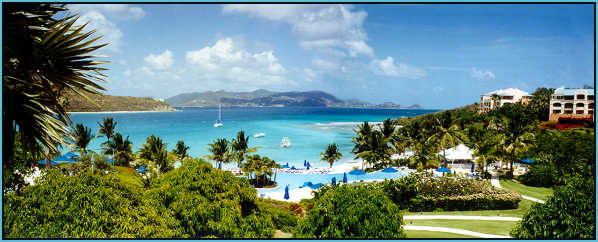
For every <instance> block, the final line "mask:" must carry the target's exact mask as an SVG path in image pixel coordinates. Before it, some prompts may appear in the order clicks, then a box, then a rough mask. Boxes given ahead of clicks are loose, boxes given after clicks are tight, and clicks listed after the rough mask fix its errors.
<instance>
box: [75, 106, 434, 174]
mask: <svg viewBox="0 0 598 242" xmlns="http://www.w3.org/2000/svg"><path fill="white" fill-rule="evenodd" d="M176 109H177V110H179V111H176V112H138V113H73V114H71V118H72V120H73V122H74V123H82V124H83V125H85V126H87V127H89V128H91V129H92V132H93V133H94V134H97V132H98V128H99V126H98V122H101V121H102V119H103V118H104V117H107V116H109V117H113V118H114V119H115V121H116V122H117V125H116V131H117V132H120V133H121V134H122V135H123V136H124V137H127V136H129V139H130V140H131V141H132V142H133V151H137V150H138V149H139V148H140V147H141V144H143V143H145V139H146V138H147V137H149V136H151V135H152V134H154V135H156V136H158V137H160V138H162V139H163V140H164V141H165V142H166V143H167V144H168V146H167V149H168V150H169V151H170V150H172V149H174V147H175V144H176V142H177V141H178V140H183V141H184V142H185V144H186V145H188V146H189V147H190V150H189V151H188V152H189V154H190V155H191V156H193V157H202V156H205V155H208V154H209V151H208V144H209V143H212V142H213V141H214V140H216V139H217V138H226V139H229V140H230V139H232V138H234V137H235V136H236V134H237V132H238V131H239V130H244V131H245V133H246V135H248V136H249V137H250V138H249V146H250V147H255V146H259V147H260V148H259V149H258V151H257V154H259V155H262V156H267V157H269V158H271V159H273V160H275V161H276V162H277V163H279V164H286V163H287V162H288V163H289V165H295V166H297V167H303V161H304V160H308V161H309V162H310V164H311V165H312V166H314V167H325V166H328V164H327V163H324V162H321V161H320V158H319V157H320V153H321V152H324V150H325V149H326V146H327V145H328V144H330V143H333V142H334V143H337V144H338V145H339V147H340V150H341V153H342V154H343V158H342V159H341V160H340V161H339V163H344V162H347V161H350V160H352V159H353V157H354V155H353V154H352V153H351V149H352V148H353V143H352V142H351V139H352V137H353V136H354V135H355V133H354V131H353V129H354V128H355V126H356V125H357V124H359V123H361V122H363V121H368V122H382V121H383V120H384V119H386V118H391V119H394V118H398V117H409V116H415V115H420V114H425V113H430V112H435V111H438V110H407V109H359V108H327V107H284V108H278V107H260V108H256V107H251V108H222V121H223V124H224V125H223V126H222V127H218V128H214V127H213V124H214V122H215V121H216V119H217V117H218V108H197V107H177V108H176ZM255 133H265V136H264V137H261V138H254V137H253V135H254V134H255ZM283 137H288V138H289V140H290V141H291V147H290V148H287V149H283V148H281V147H280V142H281V140H282V138H283ZM105 141H106V138H105V137H98V138H96V139H95V140H93V141H92V142H91V143H90V145H89V148H90V149H92V150H94V151H96V152H101V150H102V147H101V144H102V142H105Z"/></svg>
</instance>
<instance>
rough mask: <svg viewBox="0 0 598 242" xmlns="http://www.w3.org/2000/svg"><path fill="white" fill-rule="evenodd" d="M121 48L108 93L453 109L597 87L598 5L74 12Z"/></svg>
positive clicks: (84, 8) (111, 51) (114, 54)
mask: <svg viewBox="0 0 598 242" xmlns="http://www.w3.org/2000/svg"><path fill="white" fill-rule="evenodd" d="M69 7H70V9H71V11H72V13H79V14H80V16H81V17H80V19H79V21H81V22H89V25H88V26H89V28H95V29H97V30H98V33H99V34H102V35H103V36H104V37H103V39H102V41H103V42H107V43H109V45H108V46H107V47H105V48H103V49H102V50H100V51H99V52H100V54H103V55H107V56H109V57H108V58H107V59H108V60H110V61H111V63H110V64H107V65H105V66H106V67H107V68H109V69H110V70H109V71H107V72H106V74H107V75H108V78H107V80H108V83H107V84H105V86H106V88H107V90H108V91H107V94H111V95H127V96H141V97H145V96H150V97H156V98H168V97H171V96H174V95H177V94H180V93H185V92H195V91H198V92H201V91H210V90H212V91H215V90H221V89H222V90H228V91H251V90H255V89H259V88H264V89H268V90H274V91H306V90H322V91H326V92H329V93H332V94H334V95H336V96H337V97H339V98H343V99H348V98H358V99H361V100H364V101H369V102H373V103H381V102H386V101H391V102H395V103H398V104H401V105H411V104H415V103H417V104H420V105H422V106H423V107H425V108H442V109H444V108H453V107H459V106H463V105H467V104H471V103H474V102H476V101H479V95H480V94H483V93H487V92H490V91H493V90H496V89H504V88H510V87H514V88H520V89H522V90H524V91H527V92H530V93H531V92H533V91H534V90H535V89H536V88H537V87H554V88H556V87H560V86H565V87H582V86H583V85H584V84H590V85H593V78H594V59H593V58H594V49H593V45H594V32H593V30H594V26H593V21H594V17H593V6H592V5H589V4H583V5H562V4H558V5H557V4H543V5H523V4H521V5H504V4H500V5H480V4H463V5H456V4H447V5H438V4H420V5H387V4H384V5H381V4H373V5H322V4H318V5H207V4H206V5H200V4H197V5H196V4H178V5H176V4H163V5H162V4H147V5H143V4H141V5H125V4H118V5H116V4H110V5H89V4H84V5H70V6H69Z"/></svg>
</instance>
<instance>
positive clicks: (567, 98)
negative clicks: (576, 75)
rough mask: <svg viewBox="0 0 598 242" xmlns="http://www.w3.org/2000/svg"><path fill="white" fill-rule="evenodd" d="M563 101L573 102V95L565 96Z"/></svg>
mask: <svg viewBox="0 0 598 242" xmlns="http://www.w3.org/2000/svg"><path fill="white" fill-rule="evenodd" d="M565 100H573V95H571V96H565Z"/></svg>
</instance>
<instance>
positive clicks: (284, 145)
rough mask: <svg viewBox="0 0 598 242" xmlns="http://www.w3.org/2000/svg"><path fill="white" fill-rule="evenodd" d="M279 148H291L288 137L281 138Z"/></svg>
mask: <svg viewBox="0 0 598 242" xmlns="http://www.w3.org/2000/svg"><path fill="white" fill-rule="evenodd" d="M280 147H281V148H289V147H291V140H290V139H289V138H288V137H282V141H281V142H280Z"/></svg>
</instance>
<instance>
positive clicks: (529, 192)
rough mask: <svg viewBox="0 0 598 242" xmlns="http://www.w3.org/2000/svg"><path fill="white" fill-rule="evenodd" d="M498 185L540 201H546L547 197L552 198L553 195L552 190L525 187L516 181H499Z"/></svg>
mask: <svg viewBox="0 0 598 242" xmlns="http://www.w3.org/2000/svg"><path fill="white" fill-rule="evenodd" d="M500 185H501V186H502V187H503V188H505V189H508V190H513V191H516V192H518V193H521V194H523V195H526V196H528V197H533V198H536V199H541V200H546V199H548V197H549V196H552V193H554V190H552V188H547V187H531V186H526V185H523V184H521V183H520V182H519V181H517V180H506V179H501V180H500Z"/></svg>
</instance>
